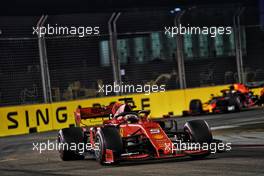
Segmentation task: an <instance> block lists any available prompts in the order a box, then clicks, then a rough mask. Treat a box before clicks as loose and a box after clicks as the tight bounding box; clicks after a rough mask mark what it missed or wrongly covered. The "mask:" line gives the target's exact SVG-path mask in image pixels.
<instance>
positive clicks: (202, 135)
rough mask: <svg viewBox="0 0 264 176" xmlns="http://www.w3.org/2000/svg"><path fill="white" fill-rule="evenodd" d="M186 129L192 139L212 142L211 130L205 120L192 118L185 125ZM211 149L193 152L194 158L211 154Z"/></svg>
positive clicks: (192, 140)
mask: <svg viewBox="0 0 264 176" xmlns="http://www.w3.org/2000/svg"><path fill="white" fill-rule="evenodd" d="M184 131H185V132H187V133H188V134H189V136H190V141H191V142H194V143H199V144H204V143H207V144H210V143H211V142H212V140H213V137H212V133H211V130H210V128H209V126H208V124H207V123H206V121H204V120H192V121H189V122H187V123H186V124H185V125H184ZM210 153H211V151H210V150H208V151H207V152H206V153H202V154H192V155H190V156H191V157H192V158H204V157H206V156H208V155H210Z"/></svg>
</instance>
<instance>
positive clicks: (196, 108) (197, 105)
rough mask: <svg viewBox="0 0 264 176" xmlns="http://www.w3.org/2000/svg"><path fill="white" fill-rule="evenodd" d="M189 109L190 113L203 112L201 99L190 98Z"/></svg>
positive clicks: (197, 113)
mask: <svg viewBox="0 0 264 176" xmlns="http://www.w3.org/2000/svg"><path fill="white" fill-rule="evenodd" d="M189 109H190V112H191V114H192V115H199V114H202V113H203V104H202V102H201V100H199V99H194V100H191V102H190V104H189Z"/></svg>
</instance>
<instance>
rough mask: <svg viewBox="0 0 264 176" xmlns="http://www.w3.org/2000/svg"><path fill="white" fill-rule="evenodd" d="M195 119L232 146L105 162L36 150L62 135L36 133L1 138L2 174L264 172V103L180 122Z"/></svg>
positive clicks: (229, 173) (135, 174)
mask: <svg viewBox="0 0 264 176" xmlns="http://www.w3.org/2000/svg"><path fill="white" fill-rule="evenodd" d="M191 119H205V120H207V122H208V124H209V125H210V126H211V127H212V129H213V130H214V131H213V134H214V136H216V137H217V138H218V139H222V140H224V141H225V142H232V150H231V151H229V152H225V153H217V154H214V155H211V156H209V157H208V158H205V159H200V160H194V159H190V158H188V157H185V158H177V159H166V160H151V161H137V162H123V163H121V164H120V165H118V166H101V165H100V164H98V163H97V162H96V161H95V160H94V159H91V158H87V159H85V160H84V161H67V162H65V161H61V160H60V158H59V156H58V152H57V151H44V152H42V153H41V154H40V153H39V151H36V150H34V151H33V144H32V143H33V142H34V143H36V142H46V141H47V140H51V141H55V139H56V135H57V132H47V133H35V134H29V135H22V136H12V137H3V138H0V175H1V176H5V175H29V176H31V175H32V176H33V175H93V176H97V175H98V176H99V175H100V176H101V175H107V176H109V175H118V176H119V175H120V176H121V175H128V176H130V175H131V176H132V175H133V176H141V175H144V176H155V175H165V176H167V175H181V176H184V175H188V176H189V175H194V176H197V175H223V176H224V175H237V176H241V175H264V109H257V110H250V111H245V112H241V113H230V114H219V115H207V116H196V117H183V118H179V119H178V124H179V126H181V125H182V124H184V123H185V122H186V121H188V120H191Z"/></svg>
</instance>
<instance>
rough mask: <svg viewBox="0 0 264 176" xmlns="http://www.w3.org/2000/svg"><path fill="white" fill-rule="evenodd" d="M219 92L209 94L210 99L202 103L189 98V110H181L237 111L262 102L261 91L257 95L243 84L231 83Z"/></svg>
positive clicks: (203, 111) (206, 112) (197, 112)
mask: <svg viewBox="0 0 264 176" xmlns="http://www.w3.org/2000/svg"><path fill="white" fill-rule="evenodd" d="M221 93H222V95H221V96H214V95H211V98H210V100H209V101H207V102H206V103H202V101H201V100H199V99H193V100H191V101H190V104H189V110H188V111H183V115H184V116H186V115H200V114H208V113H227V112H238V111H241V110H243V109H248V108H251V107H254V106H261V105H262V104H263V102H264V101H263V93H262V95H261V96H260V97H259V96H257V95H255V94H254V93H253V92H252V91H251V90H250V89H249V88H248V87H247V86H245V85H244V84H239V83H236V84H233V85H231V86H230V87H229V89H224V90H222V91H221Z"/></svg>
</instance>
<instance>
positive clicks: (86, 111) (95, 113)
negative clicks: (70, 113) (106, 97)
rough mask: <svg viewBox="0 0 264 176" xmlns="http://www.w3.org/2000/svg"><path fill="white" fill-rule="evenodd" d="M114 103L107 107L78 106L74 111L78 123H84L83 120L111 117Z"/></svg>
mask: <svg viewBox="0 0 264 176" xmlns="http://www.w3.org/2000/svg"><path fill="white" fill-rule="evenodd" d="M112 107H113V105H112V104H111V105H109V106H105V107H85V108H82V107H78V108H77V109H76V111H75V112H74V116H75V122H76V125H78V126H79V125H80V124H83V123H82V120H87V119H98V118H101V119H103V118H105V117H108V118H110V117H111V114H112Z"/></svg>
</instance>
